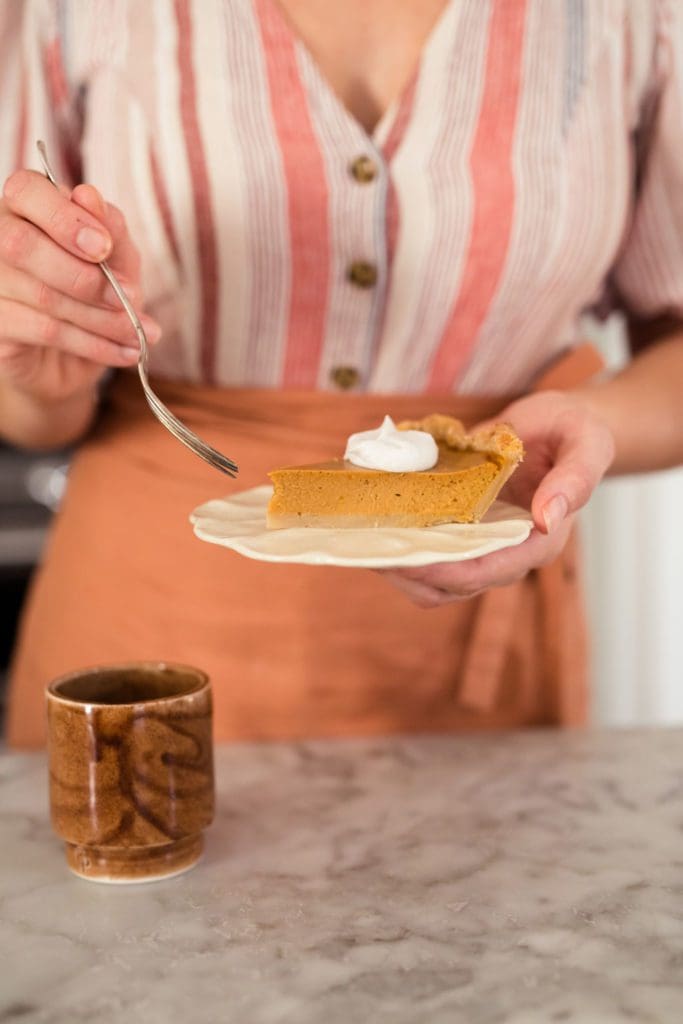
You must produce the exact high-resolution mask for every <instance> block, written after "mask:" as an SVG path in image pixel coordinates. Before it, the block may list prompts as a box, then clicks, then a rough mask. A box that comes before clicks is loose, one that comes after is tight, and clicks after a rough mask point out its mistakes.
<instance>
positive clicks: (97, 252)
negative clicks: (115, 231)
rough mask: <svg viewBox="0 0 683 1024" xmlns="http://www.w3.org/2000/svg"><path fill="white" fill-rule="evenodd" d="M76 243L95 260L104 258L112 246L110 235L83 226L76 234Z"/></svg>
mask: <svg viewBox="0 0 683 1024" xmlns="http://www.w3.org/2000/svg"><path fill="white" fill-rule="evenodd" d="M76 245H77V246H78V248H79V249H80V250H81V252H84V253H85V255H86V256H90V258H91V259H93V260H103V259H104V257H105V256H106V255H107V253H108V252H109V248H110V242H109V238H108V236H107V235H105V234H104V233H103V232H102V231H96V230H95V228H81V230H80V231H79V232H78V234H77V235H76Z"/></svg>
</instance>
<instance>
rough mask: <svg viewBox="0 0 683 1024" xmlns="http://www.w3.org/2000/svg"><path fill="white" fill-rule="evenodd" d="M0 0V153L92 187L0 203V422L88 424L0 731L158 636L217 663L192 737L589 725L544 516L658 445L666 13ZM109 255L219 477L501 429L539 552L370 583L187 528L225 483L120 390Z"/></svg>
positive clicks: (682, 444)
mask: <svg viewBox="0 0 683 1024" xmlns="http://www.w3.org/2000/svg"><path fill="white" fill-rule="evenodd" d="M9 6H12V8H13V9H12V10H9V11H5V12H3V17H4V18H5V19H6V22H7V24H6V25H5V27H4V36H3V39H4V44H3V45H4V47H5V49H6V51H7V53H6V54H5V60H4V61H3V63H2V66H3V68H4V71H3V74H4V78H5V81H4V82H3V86H2V87H3V92H4V96H5V97H7V98H6V99H5V101H4V102H3V115H2V116H3V118H4V121H5V123H4V124H3V127H2V133H3V138H4V139H5V140H6V144H5V147H4V158H5V159H6V162H7V172H8V173H9V172H10V171H11V170H12V167H13V166H17V167H25V166H29V165H33V166H35V165H36V163H35V156H34V153H33V143H34V139H35V138H37V137H44V138H46V139H47V141H48V149H49V151H50V152H51V154H52V155H53V158H54V161H55V163H56V164H57V166H58V168H59V174H60V175H61V178H62V180H64V181H65V182H70V183H71V185H74V184H76V183H77V182H79V181H88V182H94V183H96V184H97V189H95V188H93V187H92V186H90V185H80V186H77V187H76V188H74V189H73V191H71V192H69V191H68V190H62V192H61V194H60V193H58V192H57V191H56V190H55V189H53V187H52V186H51V185H49V183H47V181H46V180H45V179H44V177H43V176H42V175H40V174H37V173H35V172H30V171H26V170H22V171H19V172H18V173H14V174H11V175H10V176H9V177H8V179H7V182H6V185H5V190H4V201H3V204H2V207H1V209H0V295H1V296H2V298H1V299H0V311H1V312H2V321H1V322H2V328H1V331H2V341H1V346H2V347H1V350H0V359H1V364H0V379H1V383H0V433H1V434H2V436H3V437H4V438H5V439H7V440H9V441H10V442H14V443H17V444H20V445H26V446H32V447H37V448H40V447H47V446H49V445H53V444H54V445H59V444H64V443H70V442H73V441H76V440H80V439H83V438H85V440H84V441H83V443H82V445H81V447H80V449H79V453H78V455H77V457H76V459H75V460H74V465H73V468H72V471H71V474H70V485H69V489H68V493H67V496H66V499H65V502H64V505H63V508H62V510H61V512H60V515H59V516H58V519H57V522H56V525H55V529H54V530H53V533H52V536H51V540H50V544H49V546H48V551H47V555H46V560H45V564H44V566H43V567H42V568H41V571H40V573H39V574H38V577H37V579H36V582H35V585H34V588H33V593H32V596H31V600H30V602H29V607H28V610H27V613H26V616H25V621H24V626H23V629H22V636H21V641H20V644H19V647H18V651H17V655H16V659H15V665H14V671H13V679H12V692H11V704H10V714H9V739H10V741H11V742H14V743H16V744H24V745H31V744H34V745H35V744H38V743H40V742H42V739H43V714H42V690H43V687H44V685H45V683H46V681H47V680H48V678H50V677H52V676H54V675H56V674H58V673H60V672H62V671H66V670H68V669H71V668H74V667H79V666H82V665H85V664H89V663H93V662H102V661H111V660H126V659H132V658H154V657H161V658H166V659H178V660H183V661H189V662H194V663H196V664H198V665H200V666H203V667H205V668H207V669H208V670H209V672H210V673H211V675H212V677H213V680H214V684H215V693H216V720H217V734H218V737H219V738H232V737H284V736H288V737H291V736H305V735H323V734H327V735H330V734H343V733H346V734H349V733H352V734H353V733H356V734H358V733H368V732H376V731H391V730H394V731H396V730H406V729H429V730H447V729H467V728H469V729H490V728H501V727H512V726H521V725H529V724H543V723H564V724H572V723H580V722H581V721H583V720H584V717H585V706H586V690H585V657H584V650H583V632H582V620H581V609H580V600H579V595H578V593H577V582H576V573H575V550H574V545H573V542H572V541H571V539H570V534H571V529H572V522H573V517H574V514H575V513H576V511H577V510H578V509H579V508H580V507H581V506H582V505H583V504H584V503H585V502H586V501H587V499H588V498H589V496H590V494H591V492H592V491H593V489H594V488H595V486H596V485H597V484H598V482H599V480H600V479H601V477H602V476H603V474H604V473H605V472H606V471H607V470H608V469H609V470H610V471H611V472H632V471H641V470H647V469H656V468H661V467H663V466H669V465H673V464H675V463H677V462H679V461H681V459H682V458H683V415H682V413H681V403H680V382H681V380H682V379H683V341H682V340H681V333H680V326H679V324H680V319H681V314H682V313H683V241H682V239H683V188H682V186H683V180H682V172H681V168H682V167H683V159H682V158H683V151H682V147H683V144H682V143H681V138H683V135H682V134H681V131H680V128H681V122H682V117H681V115H682V113H683V102H682V89H683V85H682V84H681V74H680V73H681V61H682V58H683V54H682V52H681V51H682V50H683V29H682V24H683V23H682V20H681V11H680V6H679V5H676V4H672V3H671V4H670V3H666V2H657V0H652V2H651V3H650V4H643V3H635V2H630V0H604V2H599V3H587V2H585V0H574V2H568V3H566V4H563V5H559V4H547V3H545V0H491V2H490V3H486V4H482V3H480V2H479V0H470V2H456V0H453V2H450V3H446V2H445V0H431V2H430V3H420V4H417V3H410V2H409V0H402V2H401V3H396V2H395V0H391V2H389V0H353V3H349V4H346V5H344V6H343V8H342V7H340V6H339V5H329V4H326V3H324V2H323V0H305V2H296V3H295V2H294V0H239V2H232V3H227V2H220V0H210V2H199V0H175V2H172V0H157V2H155V3H154V4H149V5H138V4H134V3H132V2H126V0H119V2H117V3H114V4H111V3H104V2H101V3H95V2H93V3H89V4H78V3H76V2H69V0H64V2H61V3H56V2H50V0H27V2H26V3H25V4H24V5H23V7H22V8H21V9H18V7H17V5H9ZM19 36H20V37H21V45H20V46H19V47H17V45H16V42H17V39H18V38H19ZM10 112H11V113H10ZM7 140H9V141H7ZM110 204H116V205H110ZM117 207H118V208H117ZM103 258H107V259H108V261H109V262H110V264H111V266H112V267H113V268H114V270H115V271H116V272H117V273H118V275H119V276H120V277H122V278H123V280H124V281H125V283H126V288H127V290H128V292H129V294H130V295H131V297H132V298H133V300H134V302H135V303H136V305H137V306H138V308H140V309H142V308H143V305H144V308H145V310H146V315H147V317H148V319H147V320H146V321H145V326H146V329H147V331H148V334H149V336H150V340H152V341H155V342H157V341H158V339H159V338H160V337H161V340H160V341H158V343H157V344H155V347H154V350H153V356H152V370H153V373H154V374H155V386H156V387H157V389H158V390H159V391H160V392H161V394H162V397H164V398H165V399H166V400H167V402H168V404H169V405H171V406H172V408H173V409H174V410H175V411H176V412H177V413H178V415H180V416H181V418H184V419H185V420H186V421H188V422H189V423H190V425H193V426H195V428H196V429H197V430H198V431H199V432H200V433H202V434H204V435H205V436H206V437H207V439H208V440H211V441H213V442H214V443H215V444H216V446H217V447H219V448H220V449H221V450H223V451H225V452H227V454H229V455H231V456H232V457H234V458H235V459H236V460H237V461H238V462H239V464H240V467H241V472H240V477H239V482H238V485H237V487H236V488H233V489H243V488H246V487H249V486H252V485H254V484H257V483H262V482H263V481H264V480H265V474H266V472H267V471H268V469H270V468H272V467H273V466H276V465H278V464H283V463H286V462H295V461H296V462H303V461H309V460H310V461H312V460H314V459H316V458H322V457H326V456H329V455H330V454H335V453H338V452H339V450H340V449H341V447H342V446H343V443H344V440H345V438H346V436H347V435H348V434H349V433H351V432H353V431H356V430H361V429H365V428H367V427H369V426H374V425H376V424H377V423H378V422H379V420H380V419H381V417H382V416H383V415H384V413H385V412H389V413H392V414H393V415H397V416H399V417H400V416H404V415H410V416H411V417H413V416H420V415H423V414H424V413H426V412H430V411H435V410H436V411H441V412H451V413H454V414H456V415H460V416H461V418H463V419H465V420H466V421H467V422H468V423H474V422H477V421H480V420H482V419H486V418H490V417H492V416H500V417H502V418H504V419H506V420H508V421H509V422H511V423H512V424H513V426H514V427H515V428H516V430H517V431H518V433H519V434H520V435H521V436H522V438H523V440H524V442H525V446H526V448H527V452H528V455H527V459H526V461H525V463H524V466H523V467H522V469H521V470H519V471H518V473H517V474H516V476H515V478H514V488H513V489H512V491H511V497H512V498H513V499H515V500H518V501H523V502H526V503H527V504H529V506H530V507H531V510H532V513H533V517H534V522H535V525H536V529H535V530H534V531H533V533H532V535H531V537H530V538H529V540H528V541H527V542H526V543H525V544H523V545H521V546H520V547H518V548H514V549H510V550H507V551H503V552H498V553H495V554H492V555H489V556H487V557H485V558H480V559H476V560H474V561H472V562H469V563H461V564H458V565H452V564H451V565H446V564H444V565H437V566H431V567H427V568H423V569H415V570H402V571H398V570H393V571H391V572H386V573H384V574H382V575H380V574H369V573H362V572H355V573H354V572H340V571H339V570H332V569H314V568H304V567H279V566H276V567H273V566H266V565H262V564H256V563H249V562H246V561H245V560H240V559H237V558H235V557H234V556H228V555H225V554H224V553H223V552H219V551H217V550H215V549H212V548H210V547H209V546H207V545H200V544H198V542H196V541H195V540H194V538H193V537H192V535H191V532H190V530H189V528H188V526H187V523H186V518H187V514H188V513H189V511H190V510H191V509H192V507H193V506H194V505H196V504H198V503H200V502H201V501H203V500H205V499H206V498H208V497H212V496H219V495H221V494H223V493H225V492H226V491H227V490H228V489H229V485H228V484H226V483H225V481H224V480H221V479H217V478H216V475H215V474H213V473H212V471H211V470H210V469H208V468H207V467H205V466H204V465H203V464H201V463H199V462H198V461H197V460H194V459H193V457H192V456H191V455H189V454H188V453H187V452H185V450H184V449H182V448H181V447H180V446H179V445H178V444H177V443H176V442H174V441H173V439H172V438H170V437H169V436H167V435H166V434H165V433H164V432H163V431H162V428H161V427H159V425H158V424H156V422H155V421H154V420H153V418H152V416H151V414H150V413H149V411H148V410H147V409H146V407H145V405H144V399H143V398H142V396H141V393H140V389H139V384H138V383H137V381H136V379H135V376H134V374H133V373H132V372H127V371H126V368H128V371H130V368H132V367H133V366H134V364H135V361H136V355H137V353H136V350H135V344H134V338H133V335H132V333H131V331H130V328H129V327H128V324H127V322H126V319H125V316H124V314H123V313H122V312H120V311H119V309H118V306H117V305H116V302H115V301H114V298H113V296H112V295H111V293H110V292H109V291H108V290H107V287H106V284H105V282H104V280H103V278H102V275H101V274H100V272H99V270H98V268H97V266H96V263H97V261H98V260H101V259H103ZM590 308H594V309H595V308H600V309H602V310H605V311H606V310H608V309H611V308H619V309H621V310H622V311H623V312H624V313H625V314H626V315H627V316H628V317H629V320H630V323H631V328H632V339H633V342H634V348H635V349H637V355H636V357H635V358H634V359H633V361H632V362H631V364H630V365H629V366H628V368H627V369H626V370H625V371H624V372H623V373H621V374H619V375H617V376H615V377H613V378H611V379H602V378H599V377H598V378H597V379H591V377H592V374H594V373H595V371H596V369H597V365H596V363H595V362H594V361H591V358H590V353H587V352H586V349H585V348H584V347H581V345H580V341H581V335H580V326H579V323H580V316H581V314H582V313H583V312H584V311H586V310H587V309H590ZM107 368H109V369H110V370H111V369H113V370H115V371H117V372H116V373H115V374H114V376H113V378H110V377H108V376H105V374H106V371H107ZM105 381H106V382H107V383H106V385H105V384H104V382H105ZM560 389H561V390H560ZM102 394H104V396H105V397H104V400H101V396H102ZM382 576H383V577H384V578H382ZM387 580H389V581H390V582H391V583H393V584H394V585H395V586H394V588H390V587H389V586H387ZM398 590H402V591H405V592H406V593H407V594H408V596H409V597H411V598H412V599H413V603H412V604H411V603H409V602H407V601H406V600H405V597H404V596H403V595H401V594H399V593H398ZM463 598H467V599H468V600H462V599H463ZM415 604H417V605H423V606H427V607H430V608H431V609H432V610H431V611H430V612H429V613H425V612H423V611H420V610H418V609H417V608H416V607H415Z"/></svg>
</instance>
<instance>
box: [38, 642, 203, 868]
mask: <svg viewBox="0 0 683 1024" xmlns="http://www.w3.org/2000/svg"><path fill="white" fill-rule="evenodd" d="M47 712H48V756H49V767H50V814H51V818H52V826H53V828H54V830H55V832H56V833H57V835H58V836H60V837H61V838H62V839H63V840H64V841H65V848H66V859H67V863H68V865H69V867H70V868H71V870H72V871H73V872H75V874H77V875H80V876H81V877H82V878H88V879H90V880H92V881H98V882H149V881H154V880H156V879H160V878H168V877H170V876H172V875H177V874H180V873H181V872H183V871H187V870H188V869H189V868H191V867H192V866H193V865H194V864H196V862H197V860H198V859H199V857H200V855H201V852H202V849H203V834H202V832H203V829H205V828H206V827H207V826H208V825H210V824H211V821H212V820H213V812H214V775H213V747H212V732H211V728H212V723H211V715H212V703H211V686H210V682H209V678H208V676H207V675H206V674H205V673H204V672H202V671H200V670H199V669H196V668H191V667H189V666H186V665H176V664H167V663H165V662H135V663H131V664H125V665H103V666H99V667H96V668H88V669H83V670H81V671H78V672H72V673H70V674H69V675H65V676H61V677H60V678H59V679H56V680H55V681H54V682H53V683H51V684H50V686H49V687H48V689H47Z"/></svg>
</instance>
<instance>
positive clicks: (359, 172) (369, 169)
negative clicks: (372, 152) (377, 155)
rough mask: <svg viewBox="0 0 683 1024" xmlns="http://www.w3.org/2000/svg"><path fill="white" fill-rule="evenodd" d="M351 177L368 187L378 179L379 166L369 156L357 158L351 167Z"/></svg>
mask: <svg viewBox="0 0 683 1024" xmlns="http://www.w3.org/2000/svg"><path fill="white" fill-rule="evenodd" d="M349 171H350V172H351V176H352V177H353V178H355V179H356V181H357V182H359V183H360V184H361V185H367V183H368V182H369V181H374V179H375V178H376V177H377V164H376V163H375V161H374V160H371V159H370V157H369V156H357V157H356V159H355V160H354V161H353V162H352V163H351V164H350V165H349Z"/></svg>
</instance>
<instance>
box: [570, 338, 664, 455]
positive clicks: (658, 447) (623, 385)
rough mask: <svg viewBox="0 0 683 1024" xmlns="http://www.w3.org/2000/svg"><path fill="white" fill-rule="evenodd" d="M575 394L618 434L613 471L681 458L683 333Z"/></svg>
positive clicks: (654, 347)
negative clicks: (609, 376)
mask: <svg viewBox="0 0 683 1024" xmlns="http://www.w3.org/2000/svg"><path fill="white" fill-rule="evenodd" d="M577 393H578V394H579V395H580V396H581V397H582V399H583V400H584V401H585V402H586V403H587V404H588V405H589V406H590V407H591V409H592V410H593V411H594V412H595V413H596V414H597V415H599V416H601V417H602V418H603V419H604V420H605V421H606V422H607V424H608V425H609V427H610V428H611V430H612V433H613V434H614V439H615V443H616V456H615V459H614V462H613V463H612V466H611V467H610V470H609V472H610V474H611V475H615V474H619V473H640V472H648V471H650V470H657V469H668V468H670V467H672V466H678V465H681V463H683V332H679V333H676V334H672V335H669V336H668V337H666V338H663V339H661V340H660V341H658V342H656V343H655V344H653V345H652V346H651V347H650V348H647V349H645V350H644V351H643V352H642V353H641V354H640V355H638V356H636V358H635V359H633V360H632V362H630V363H629V364H628V366H626V367H625V369H623V370H622V371H621V372H619V373H617V374H615V375H614V376H613V377H611V378H608V379H605V380H601V381H598V382H596V383H595V384H593V385H591V386H589V387H585V388H581V389H579V390H578V392H577Z"/></svg>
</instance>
